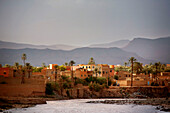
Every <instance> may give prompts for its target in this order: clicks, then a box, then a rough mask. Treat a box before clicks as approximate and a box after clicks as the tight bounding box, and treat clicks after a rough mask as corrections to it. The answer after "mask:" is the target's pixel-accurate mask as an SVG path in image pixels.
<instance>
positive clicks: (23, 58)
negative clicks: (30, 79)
mask: <svg viewBox="0 0 170 113" xmlns="http://www.w3.org/2000/svg"><path fill="white" fill-rule="evenodd" d="M21 59H22V60H23V62H24V70H23V74H22V79H21V84H24V83H25V80H24V77H25V60H26V59H27V55H26V54H25V53H23V54H22V57H21Z"/></svg>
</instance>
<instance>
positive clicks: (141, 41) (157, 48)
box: [122, 37, 170, 63]
mask: <svg viewBox="0 0 170 113" xmlns="http://www.w3.org/2000/svg"><path fill="white" fill-rule="evenodd" d="M122 49H123V50H125V51H128V52H134V53H136V54H137V55H139V56H141V57H143V58H145V59H152V60H156V61H160V62H162V63H170V52H169V51H170V37H165V38H158V39H146V38H135V39H133V40H132V41H130V42H129V44H128V45H127V46H125V47H123V48H122Z"/></svg>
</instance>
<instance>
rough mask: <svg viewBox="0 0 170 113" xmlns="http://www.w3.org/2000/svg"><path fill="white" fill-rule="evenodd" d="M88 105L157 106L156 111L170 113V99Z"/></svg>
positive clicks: (109, 101)
mask: <svg viewBox="0 0 170 113" xmlns="http://www.w3.org/2000/svg"><path fill="white" fill-rule="evenodd" d="M87 103H103V104H118V105H123V104H135V105H152V106H157V107H156V109H158V110H161V111H167V112H170V98H149V99H122V100H121V99H120V100H119V99H118V100H117V99H116V100H114V99H113V100H104V101H88V102H87Z"/></svg>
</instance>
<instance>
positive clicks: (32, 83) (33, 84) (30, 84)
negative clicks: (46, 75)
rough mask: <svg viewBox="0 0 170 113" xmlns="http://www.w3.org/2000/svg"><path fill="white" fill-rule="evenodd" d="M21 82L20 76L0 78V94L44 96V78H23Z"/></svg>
mask: <svg viewBox="0 0 170 113" xmlns="http://www.w3.org/2000/svg"><path fill="white" fill-rule="evenodd" d="M24 81H25V83H24V84H21V78H20V77H19V78H17V77H16V78H10V77H8V78H4V77H1V78H0V96H44V95H45V86H46V85H45V80H44V79H38V80H37V79H33V78H32V79H28V78H25V79H24Z"/></svg>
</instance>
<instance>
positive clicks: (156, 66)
mask: <svg viewBox="0 0 170 113" xmlns="http://www.w3.org/2000/svg"><path fill="white" fill-rule="evenodd" d="M159 64H160V63H159V62H158V63H157V62H156V63H155V64H154V66H155V68H156V73H155V79H156V82H157V73H158V66H159Z"/></svg>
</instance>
